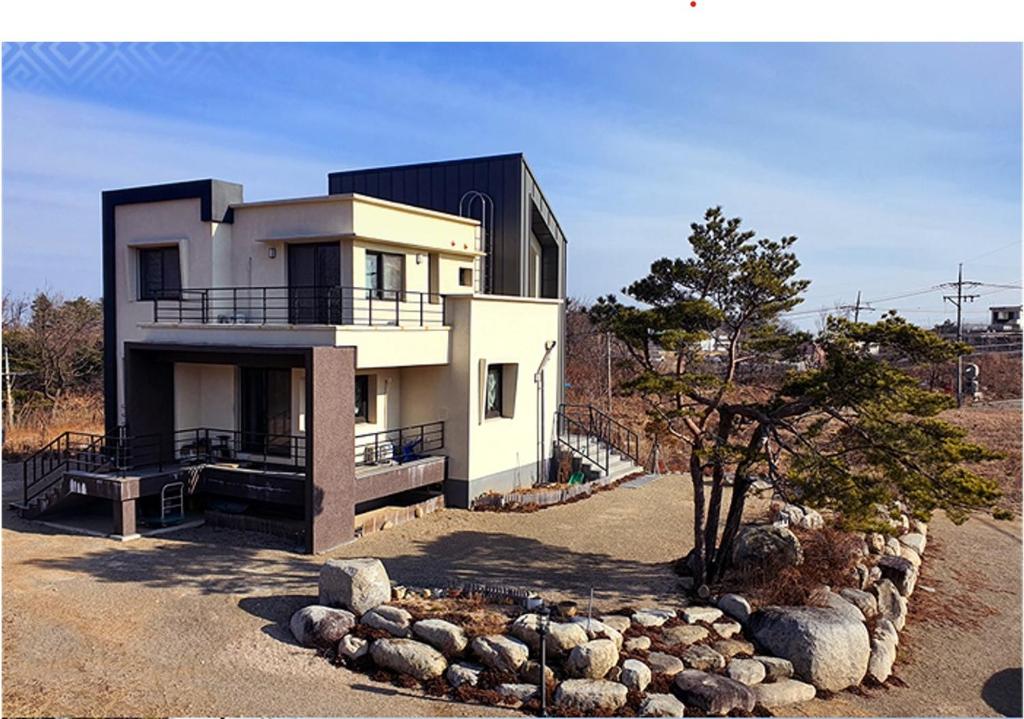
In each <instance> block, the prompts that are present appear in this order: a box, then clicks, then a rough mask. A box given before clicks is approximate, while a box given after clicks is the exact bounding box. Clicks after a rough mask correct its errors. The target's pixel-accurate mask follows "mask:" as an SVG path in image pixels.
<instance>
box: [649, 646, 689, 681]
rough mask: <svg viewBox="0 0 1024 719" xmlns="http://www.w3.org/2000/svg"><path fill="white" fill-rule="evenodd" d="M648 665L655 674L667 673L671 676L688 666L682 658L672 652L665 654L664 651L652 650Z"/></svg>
mask: <svg viewBox="0 0 1024 719" xmlns="http://www.w3.org/2000/svg"><path fill="white" fill-rule="evenodd" d="M647 666H649V667H650V668H651V671H652V672H654V673H655V674H665V675H666V676H670V677H671V676H675V675H676V674H678V673H679V672H681V671H683V669H685V668H686V667H685V666H684V665H683V660H682V659H680V658H679V657H674V656H672V655H671V654H665V653H664V652H651V653H650V654H648V655H647Z"/></svg>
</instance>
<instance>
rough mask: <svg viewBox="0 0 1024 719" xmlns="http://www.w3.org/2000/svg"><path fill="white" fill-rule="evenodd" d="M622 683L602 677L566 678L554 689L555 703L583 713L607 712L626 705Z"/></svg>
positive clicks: (624, 689) (625, 690) (624, 687)
mask: <svg viewBox="0 0 1024 719" xmlns="http://www.w3.org/2000/svg"><path fill="white" fill-rule="evenodd" d="M627 693H628V690H627V689H626V686H625V685H624V684H619V683H618V682H609V681H604V680H603V679H566V680H565V681H564V682H562V683H561V684H559V685H558V689H557V690H556V691H555V704H556V705H558V706H561V707H564V708H566V709H572V710H575V711H577V712H581V713H582V714H583V715H585V716H586V715H592V714H598V713H602V714H608V713H610V712H614V711H616V710H618V709H621V708H622V707H623V706H625V705H626V694H627Z"/></svg>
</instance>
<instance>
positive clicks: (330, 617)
mask: <svg viewBox="0 0 1024 719" xmlns="http://www.w3.org/2000/svg"><path fill="white" fill-rule="evenodd" d="M355 623H356V618H355V616H353V614H352V612H348V611H345V610H344V609H334V608H332V607H323V606H320V605H318V604H314V605H313V606H309V607H303V608H302V609H300V610H299V611H297V612H295V614H293V615H292V618H291V621H290V622H289V623H288V626H289V627H290V628H291V630H292V634H293V635H294V636H295V640H296V641H297V642H298V643H299V644H301V645H302V646H304V647H316V648H318V649H327V648H329V647H333V646H335V645H336V644H337V643H338V641H340V640H341V638H342V637H344V636H345V635H346V634H348V633H349V632H350V631H352V627H354V626H355Z"/></svg>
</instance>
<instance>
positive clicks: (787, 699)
mask: <svg viewBox="0 0 1024 719" xmlns="http://www.w3.org/2000/svg"><path fill="white" fill-rule="evenodd" d="M750 689H751V691H753V692H754V698H755V699H756V700H757V703H758V704H760V705H761V706H763V707H764V708H765V709H776V708H778V707H784V706H788V705H790V704H799V703H800V702H809V701H810V700H811V699H814V695H815V694H816V692H815V689H814V686H813V685H811V684H806V683H804V682H799V681H797V680H796V679H781V680H779V681H777V682H771V683H770V684H758V685H757V686H754V687H751V688H750Z"/></svg>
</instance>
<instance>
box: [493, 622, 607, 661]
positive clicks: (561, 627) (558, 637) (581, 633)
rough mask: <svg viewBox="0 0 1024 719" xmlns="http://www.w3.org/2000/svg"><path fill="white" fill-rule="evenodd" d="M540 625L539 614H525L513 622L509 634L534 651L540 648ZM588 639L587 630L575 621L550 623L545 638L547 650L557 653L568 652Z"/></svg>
mask: <svg viewBox="0 0 1024 719" xmlns="http://www.w3.org/2000/svg"><path fill="white" fill-rule="evenodd" d="M539 626H540V616H539V615H537V614H523V615H521V616H519V617H517V618H516V620H515V621H514V622H512V626H511V627H510V628H509V634H511V635H512V636H514V637H515V638H516V639H519V640H521V641H523V642H526V644H527V646H529V647H530V648H531V649H533V650H534V651H537V650H538V649H540V633H539V632H538V631H537V630H538V627H539ZM587 640H588V637H587V632H586V630H585V629H584V628H583V627H582V626H580V625H579V624H576V623H573V622H566V623H559V622H549V623H548V634H547V638H546V640H545V644H546V645H547V650H548V651H549V652H551V653H552V654H555V655H562V654H567V653H568V652H570V651H571V650H572V649H573V647H578V646H579V645H580V644H585V643H586V642H587Z"/></svg>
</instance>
